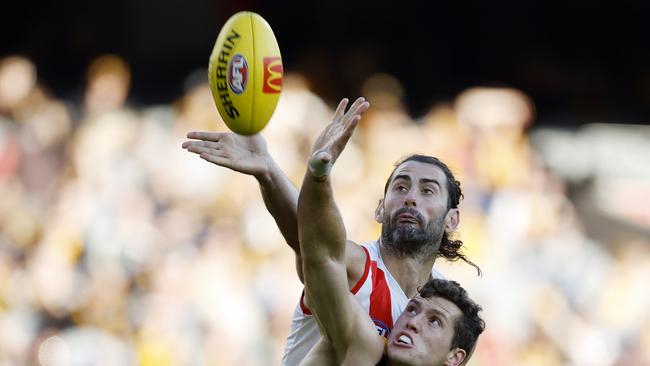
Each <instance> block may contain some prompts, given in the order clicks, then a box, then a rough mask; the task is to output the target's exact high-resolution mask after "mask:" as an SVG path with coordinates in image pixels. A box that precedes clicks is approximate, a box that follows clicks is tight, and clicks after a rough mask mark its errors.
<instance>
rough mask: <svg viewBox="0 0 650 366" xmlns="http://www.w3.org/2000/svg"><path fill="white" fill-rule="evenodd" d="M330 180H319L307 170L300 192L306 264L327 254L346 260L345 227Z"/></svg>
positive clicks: (302, 243) (299, 202) (299, 204)
mask: <svg viewBox="0 0 650 366" xmlns="http://www.w3.org/2000/svg"><path fill="white" fill-rule="evenodd" d="M329 179H330V178H329V177H324V178H320V179H317V178H315V177H313V176H312V175H311V174H310V173H309V172H307V174H306V175H305V179H304V182H303V185H302V188H301V191H300V196H299V200H298V213H299V217H300V222H299V238H300V240H299V241H300V251H301V255H302V258H303V263H304V262H308V261H318V260H321V259H324V258H325V257H327V258H328V259H332V260H335V261H337V262H341V261H343V260H344V259H345V258H344V256H345V247H346V232H345V226H344V224H343V220H342V218H341V214H340V212H339V210H338V207H337V206H336V202H335V201H334V195H333V192H332V187H331V184H330V181H329Z"/></svg>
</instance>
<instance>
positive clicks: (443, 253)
mask: <svg viewBox="0 0 650 366" xmlns="http://www.w3.org/2000/svg"><path fill="white" fill-rule="evenodd" d="M407 161H417V162H420V163H425V164H431V165H434V166H436V167H438V168H440V170H442V172H443V173H445V178H447V184H446V186H447V193H448V195H447V210H450V209H452V208H458V204H459V203H460V200H461V198H463V192H462V190H461V189H460V182H459V181H458V180H456V177H454V173H452V171H451V169H449V167H448V166H447V164H445V163H443V162H442V160H440V159H438V158H436V157H433V156H429V155H420V154H413V155H410V156H407V157H406V158H404V159H401V160H400V161H398V162H397V163H395V168H394V169H393V171H392V172H391V173H390V176H389V177H388V180H387V181H386V185H385V186H384V197H386V192H388V186H389V185H390V182H391V181H392V180H393V175H394V174H395V170H397V168H398V167H399V166H400V165H402V164H404V163H406V162H407ZM462 247H463V242H462V241H461V240H452V239H450V238H449V236H448V235H447V233H446V232H445V233H444V234H443V236H442V242H441V243H440V248H439V249H438V256H440V257H443V258H445V259H446V260H448V261H450V262H456V261H457V260H459V259H460V260H462V261H464V262H465V263H467V264H469V265H471V266H472V267H474V268H476V271H477V273H478V275H479V276H481V274H482V272H481V269H480V268H479V266H477V265H476V264H475V263H474V262H472V261H471V260H469V258H467V256H465V254H464V253H463V252H462Z"/></svg>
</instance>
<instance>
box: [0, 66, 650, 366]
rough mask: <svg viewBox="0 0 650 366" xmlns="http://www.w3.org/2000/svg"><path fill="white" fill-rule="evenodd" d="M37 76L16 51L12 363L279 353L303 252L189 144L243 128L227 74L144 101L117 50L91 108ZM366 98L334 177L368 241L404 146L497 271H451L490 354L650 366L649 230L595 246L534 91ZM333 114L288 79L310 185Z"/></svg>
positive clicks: (269, 357)
mask: <svg viewBox="0 0 650 366" xmlns="http://www.w3.org/2000/svg"><path fill="white" fill-rule="evenodd" d="M36 75H37V73H36V66H35V65H34V64H33V63H32V62H31V61H30V60H28V59H25V58H23V57H19V56H11V57H6V58H4V59H1V60H0V199H1V201H0V365H27V364H41V365H67V364H83V365H131V364H140V365H278V364H279V363H280V359H281V355H282V349H283V346H284V340H285V337H286V336H287V334H288V332H289V325H290V318H291V314H292V312H293V308H294V306H295V304H296V302H297V300H298V297H299V295H300V291H301V284H300V283H299V281H298V279H297V276H296V274H295V270H294V263H293V254H292V251H291V250H290V249H289V248H288V247H287V246H286V245H285V243H284V241H283V239H282V237H281V235H280V233H279V231H278V230H277V228H276V227H275V223H274V221H273V219H272V218H271V217H270V215H269V214H268V213H267V211H266V209H265V207H264V204H263V202H262V198H261V195H260V194H259V193H258V186H257V184H256V182H255V180H254V179H253V178H251V177H248V176H243V175H241V174H238V173H235V172H232V171H229V170H226V169H224V168H220V167H217V166H214V165H212V164H209V163H207V162H205V161H203V160H201V159H199V158H197V157H196V156H194V155H193V154H189V153H187V152H185V151H183V150H182V149H181V147H180V146H181V143H182V142H183V141H184V140H185V134H186V133H187V132H189V131H193V130H220V131H225V130H226V128H225V125H224V124H223V122H222V121H221V120H220V119H219V116H218V114H217V111H216V108H215V106H214V103H213V100H212V96H211V93H210V90H209V87H208V84H207V80H206V82H204V83H198V84H196V83H195V85H188V87H187V88H186V90H185V94H184V95H183V96H181V97H179V98H178V99H177V100H176V101H175V102H174V103H172V104H171V105H156V106H148V107H137V108H134V107H130V106H129V105H128V104H126V101H127V97H128V93H129V87H130V77H131V76H130V70H129V66H128V64H127V63H126V62H125V61H124V60H122V59H121V58H119V57H117V56H114V55H105V56H101V57H99V58H97V59H96V60H94V61H93V63H92V64H91V65H89V68H88V73H87V87H86V90H85V95H84V97H83V102H82V104H81V105H75V104H73V103H72V102H71V101H64V100H59V99H57V98H56V96H55V95H52V93H51V92H50V91H48V90H47V89H46V88H44V87H43V86H42V85H41V84H40V83H39V81H38V79H37V76H36ZM362 95H363V96H365V97H366V98H367V99H368V100H369V101H370V102H371V105H372V108H371V110H370V111H369V112H367V113H366V114H365V115H364V117H363V120H362V122H361V124H360V125H359V128H358V131H357V132H356V133H355V135H354V136H353V138H352V140H351V142H350V144H349V145H348V147H347V148H346V151H345V152H344V153H343V155H342V157H341V158H340V159H339V161H338V162H337V166H336V168H335V171H334V173H333V179H334V183H335V187H334V189H335V192H336V198H337V202H338V204H339V205H340V209H341V212H342V214H343V217H344V220H345V222H346V227H347V229H348V235H349V237H350V238H351V239H352V240H355V241H366V240H371V239H374V238H376V237H378V235H379V226H378V225H377V224H376V223H375V222H374V220H372V217H373V216H372V214H373V211H374V207H375V205H376V204H377V201H378V199H379V198H381V197H382V195H383V185H384V182H385V180H386V178H387V177H388V175H389V173H390V171H391V170H392V167H393V163H394V162H395V161H397V160H398V159H399V158H400V157H402V156H404V155H406V154H409V153H413V152H420V153H425V154H429V155H435V156H437V157H440V158H441V159H443V160H444V161H446V162H448V163H449V165H450V166H451V167H452V169H453V170H454V172H455V173H456V175H457V177H458V179H459V180H460V181H461V182H462V188H463V192H464V194H465V199H464V201H462V202H461V228H460V231H459V233H458V237H459V238H460V239H461V240H463V241H464V242H465V246H466V253H467V254H468V256H469V258H471V259H472V261H474V262H475V263H477V264H478V265H479V266H480V267H481V268H482V270H483V273H484V275H483V277H477V276H476V274H475V272H474V271H473V269H472V268H471V267H469V266H466V265H463V264H450V263H445V262H444V261H443V260H439V261H437V262H436V266H437V267H438V268H439V270H441V271H442V272H443V273H444V274H445V276H446V277H448V278H451V279H454V280H457V281H458V282H460V283H461V284H463V286H464V287H465V288H467V289H468V291H469V293H470V294H471V295H472V297H473V298H474V299H476V300H477V302H478V303H480V304H482V306H483V308H484V313H483V318H484V319H485V320H486V323H487V329H486V332H485V333H484V335H482V336H481V339H480V340H479V344H478V348H477V350H476V352H475V355H474V357H473V359H472V361H471V362H470V364H471V365H482V366H487V365H540V366H541V365H546V366H549V365H550V366H553V365H650V311H648V309H650V293H649V291H648V290H647V280H648V279H649V278H650V242H649V241H648V239H647V238H648V236H647V235H646V236H645V237H643V236H635V237H633V239H630V238H614V242H601V241H598V240H595V239H593V238H589V237H587V236H586V234H585V230H584V225H583V222H582V219H581V216H580V215H579V214H578V213H577V210H576V208H575V206H574V204H573V203H572V202H571V201H569V199H568V198H567V192H566V184H565V182H564V181H563V180H562V179H560V178H559V177H558V176H557V175H555V174H553V173H552V172H551V171H550V170H549V169H547V167H545V165H544V164H543V163H542V160H541V159H540V157H539V156H538V155H537V154H536V153H535V151H534V150H533V149H532V148H531V145H530V143H529V138H528V135H527V131H528V127H529V126H530V125H531V124H532V123H533V121H534V114H535V109H534V104H533V102H532V101H531V100H530V99H529V98H528V97H527V96H526V95H525V94H524V93H522V92H521V91H519V90H515V89H507V88H472V89H469V90H467V91H465V92H463V93H462V94H461V95H459V96H458V97H457V98H456V99H455V101H454V103H453V104H450V105H447V104H440V105H433V106H431V108H430V111H429V113H427V114H426V115H425V116H424V117H422V118H421V119H419V120H417V121H414V120H413V118H412V117H410V116H409V114H408V112H407V111H406V108H405V107H404V105H403V104H402V100H403V99H404V95H403V90H402V87H401V85H400V84H399V82H398V81H397V80H396V79H395V78H393V77H391V76H390V75H386V74H377V75H374V76H372V77H371V78H370V79H368V80H367V81H366V82H365V84H364V85H363V88H362ZM341 97H343V96H341ZM348 97H354V96H348ZM332 113H333V111H332V109H331V108H330V107H329V106H328V105H326V103H325V102H324V101H323V100H321V98H319V97H318V96H317V95H315V94H313V93H312V92H310V88H309V85H308V82H307V81H306V79H305V78H304V77H302V76H300V75H297V74H291V73H289V74H287V75H286V79H285V84H284V90H283V93H282V95H281V98H280V101H279V104H278V107H277V110H276V112H275V114H274V116H273V118H272V120H271V121H270V123H269V125H268V126H267V128H266V129H265V130H264V131H263V132H262V134H263V135H264V136H265V138H266V139H267V141H268V145H269V150H270V152H271V154H272V155H273V156H274V158H275V159H276V160H277V162H278V164H279V165H280V166H281V167H282V168H283V169H284V170H285V172H286V173H287V175H288V176H289V177H290V178H291V179H292V180H293V181H294V183H298V182H300V181H301V178H302V175H303V174H304V170H305V162H306V158H307V153H308V151H309V148H310V146H311V142H312V140H313V139H314V138H315V137H316V136H317V134H318V132H319V131H320V130H321V128H322V127H323V126H324V125H325V124H326V123H327V122H328V120H329V118H330V116H331V114H332ZM638 204H639V205H644V203H643V202H638ZM645 204H646V205H647V202H645Z"/></svg>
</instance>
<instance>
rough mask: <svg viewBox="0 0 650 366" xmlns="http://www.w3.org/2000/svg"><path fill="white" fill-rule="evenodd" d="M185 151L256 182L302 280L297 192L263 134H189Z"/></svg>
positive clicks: (184, 144)
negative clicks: (271, 152) (272, 153)
mask: <svg viewBox="0 0 650 366" xmlns="http://www.w3.org/2000/svg"><path fill="white" fill-rule="evenodd" d="M187 137H188V138H190V139H193V140H192V141H185V142H184V143H183V145H182V146H183V148H184V149H187V151H189V152H192V153H195V154H198V155H199V156H200V157H201V158H202V159H204V160H207V161H209V162H211V163H214V164H216V165H219V166H222V167H226V168H229V169H232V170H234V171H237V172H240V173H244V174H248V175H252V176H254V177H255V179H257V181H258V183H259V185H260V191H261V192H262V198H263V199H264V204H265V205H266V209H267V210H268V211H269V213H271V216H273V219H274V220H275V223H276V224H277V225H278V228H279V229H280V232H281V233H282V236H283V237H284V239H285V240H286V242H287V244H288V245H289V246H290V247H291V249H293V251H294V252H295V253H296V270H297V272H298V277H299V278H300V280H301V281H302V266H301V260H300V245H299V244H298V223H297V218H296V210H297V205H298V190H297V189H296V187H294V185H293V183H291V181H290V180H289V178H288V177H287V176H286V175H285V174H284V172H283V171H282V169H280V167H279V166H278V165H277V164H276V162H275V161H274V160H273V158H272V157H271V155H269V153H268V149H267V148H266V141H264V138H263V137H262V136H261V135H260V134H256V135H253V136H242V135H237V134H235V133H232V132H190V133H188V134H187Z"/></svg>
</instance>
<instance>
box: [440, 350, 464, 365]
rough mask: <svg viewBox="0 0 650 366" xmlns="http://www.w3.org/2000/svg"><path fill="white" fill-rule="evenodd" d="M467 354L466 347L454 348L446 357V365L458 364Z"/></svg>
mask: <svg viewBox="0 0 650 366" xmlns="http://www.w3.org/2000/svg"><path fill="white" fill-rule="evenodd" d="M466 356H467V354H466V353H465V350H464V349H461V348H458V347H456V348H454V349H452V350H451V351H449V353H447V359H445V366H458V365H461V364H462V363H463V361H465V357H466Z"/></svg>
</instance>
